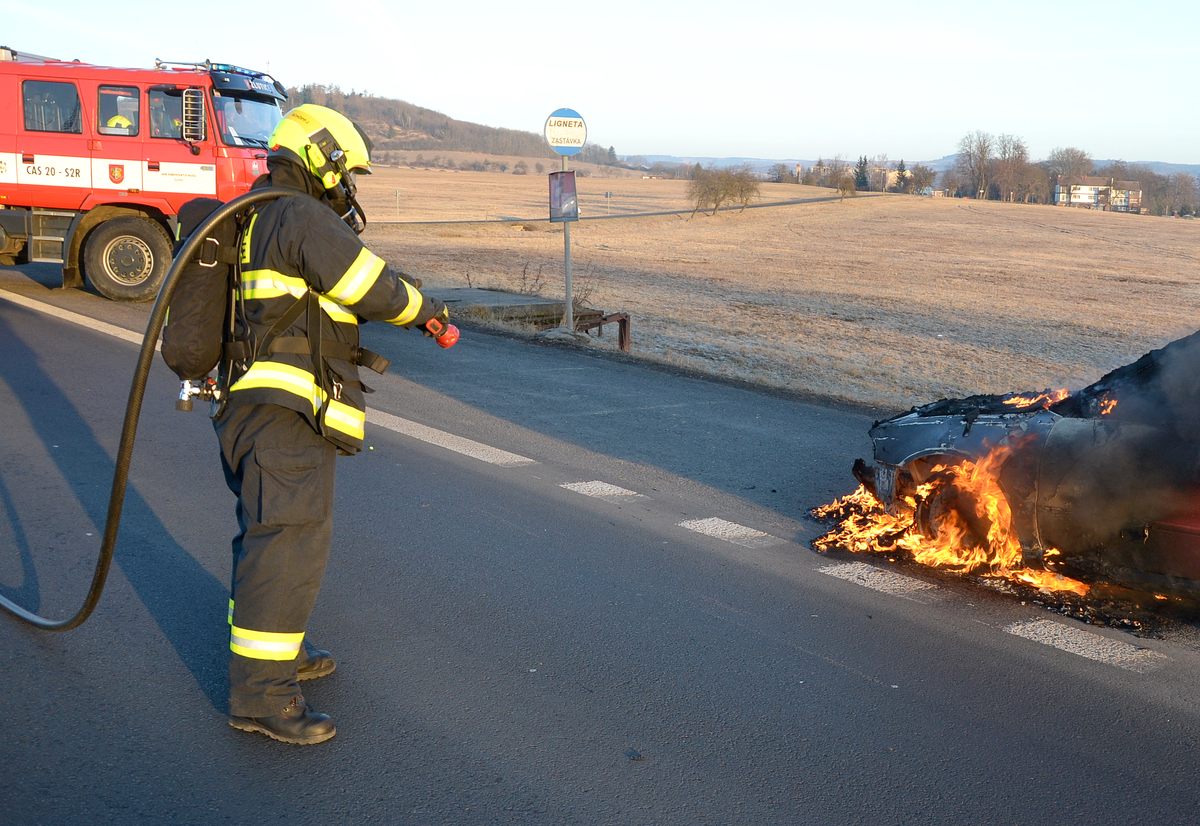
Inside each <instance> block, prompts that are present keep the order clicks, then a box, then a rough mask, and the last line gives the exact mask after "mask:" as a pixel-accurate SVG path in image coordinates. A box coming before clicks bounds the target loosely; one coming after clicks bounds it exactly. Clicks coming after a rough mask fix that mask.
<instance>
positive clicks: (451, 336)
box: [0, 188, 458, 631]
mask: <svg viewBox="0 0 1200 826" xmlns="http://www.w3.org/2000/svg"><path fill="white" fill-rule="evenodd" d="M296 194H298V193H296V192H292V191H290V190H285V189H275V188H267V189H256V190H252V191H250V192H247V193H246V194H245V195H240V196H238V197H237V198H234V199H233V200H232V201H229V202H227V203H225V204H222V205H221V206H219V207H217V209H215V210H214V211H213V213H212V214H211V215H209V216H208V218H206V219H205V220H204V221H202V222H201V223H200V224H199V225H198V226H197V227H196V229H195V230H194V231H193V232H192V234H191V235H189V236H188V239H187V240H186V241H184V243H183V246H182V247H180V249H179V252H178V253H177V254H176V255H175V259H174V261H172V262H171V266H170V268H169V269H168V270H167V274H166V277H165V278H164V280H163V285H162V288H161V289H160V290H159V293H158V298H157V299H156V300H155V302H154V308H153V309H152V310H151V311H150V319H149V320H148V321H147V322H146V334H145V336H143V338H142V349H141V351H140V352H139V353H138V360H137V366H136V367H135V368H134V371H133V382H132V384H131V385H130V388H129V401H128V402H127V403H126V405H125V418H124V421H123V422H122V425H121V441H120V444H119V446H118V447H117V459H116V464H115V466H114V468H113V479H112V488H111V492H110V494H109V498H108V513H107V516H106V517H105V522H104V537H103V539H102V540H101V543H100V553H99V555H98V556H97V558H96V567H95V570H94V571H93V573H92V584H91V586H90V587H89V589H88V593H87V596H86V597H85V598H84V601H83V605H81V606H80V607H79V610H78V611H76V612H75V613H74V614H73V615H72V616H70V617H68V618H66V619H61V620H52V619H48V618H46V617H43V616H41V615H39V614H35V613H34V612H33V611H30V610H29V609H27V608H25V607H23V606H21V605H18V604H17V603H15V602H13V601H12V600H10V599H8V598H7V597H5V596H3V595H0V608H3V609H4V610H6V611H8V612H9V613H10V614H12V615H13V616H15V617H17V618H18V619H20V620H22V621H24V622H26V623H28V624H29V625H32V626H34V627H35V628H40V629H41V630H43V631H70V630H71V629H72V628H77V627H79V626H80V625H82V624H83V622H84V620H86V619H87V618H88V617H89V616H91V614H92V611H93V610H95V608H96V604H97V603H98V602H99V601H100V595H101V593H102V592H103V591H104V583H105V580H106V579H107V578H108V569H109V567H110V566H111V565H112V558H113V551H114V550H115V548H116V544H117V531H118V529H119V528H120V525H121V510H122V508H123V507H124V505H125V488H126V486H127V484H128V481H129V465H130V463H131V461H132V459H133V445H134V440H135V438H136V437H137V427H138V420H139V419H140V418H141V413H142V400H143V399H144V398H145V395H146V382H147V380H148V378H149V375H150V366H151V364H152V362H153V361H154V348H155V345H156V344H157V342H158V337H159V335H160V334H161V333H162V328H163V324H164V323H166V318H167V308H168V307H169V306H170V303H171V296H172V294H173V293H174V292H175V287H176V281H177V278H178V274H179V271H180V270H181V269H182V268H183V266H184V264H185V263H186V262H188V261H190V260H191V259H192V258H194V257H195V255H196V253H197V252H198V250H199V248H200V245H201V244H202V243H203V241H204V238H205V236H206V235H207V234H208V231H209V230H210V229H211V228H212V227H213V226H214V225H215V224H216V223H217V222H218V221H222V220H224V219H226V218H228V217H229V216H231V215H233V214H235V213H237V212H239V211H241V210H243V209H245V208H246V207H248V206H250V205H251V204H257V203H261V202H265V201H271V200H274V199H275V198H282V197H288V196H292V195H296ZM437 327H438V329H430V330H429V332H430V334H431V335H433V336H434V338H435V339H436V340H437V342H438V344H439V345H440V346H442V347H451V346H453V344H454V342H455V341H457V340H458V330H457V328H456V327H454V325H452V324H441V323H439V325H437Z"/></svg>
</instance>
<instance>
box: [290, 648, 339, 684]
mask: <svg viewBox="0 0 1200 826" xmlns="http://www.w3.org/2000/svg"><path fill="white" fill-rule="evenodd" d="M300 655H301V656H302V657H304V659H303V660H302V661H301V662H300V663H299V665H297V666H296V680H297V681H298V682H304V681H305V680H315V679H317V678H318V677H327V676H329V675H330V674H332V673H333V670H334V669H335V668H337V663H336V662H335V661H334V659H333V655H332V654H330V653H329V652H328V651H325V650H324V649H321V648H311V647H309V645H308V642H307V641H305V643H304V648H303V649H302V650H301V652H300Z"/></svg>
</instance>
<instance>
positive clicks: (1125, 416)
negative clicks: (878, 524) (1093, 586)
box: [854, 332, 1200, 598]
mask: <svg viewBox="0 0 1200 826" xmlns="http://www.w3.org/2000/svg"><path fill="white" fill-rule="evenodd" d="M870 436H871V441H872V445H873V450H874V464H873V465H870V464H867V463H866V462H863V461H862V460H861V459H860V460H859V461H858V462H856V463H855V468H854V474H855V476H856V477H858V479H859V481H860V482H862V483H863V485H864V486H865V487H866V488H867V489H868V490H869V491H870V492H871V493H872V494H873V495H874V496H875V498H876V499H878V500H879V501H880V502H881V503H882V504H883V505H884V506H885V507H886V508H888V509H889V510H891V511H893V512H894V510H895V509H896V508H897V507H904V506H908V505H914V504H915V521H916V524H917V527H918V528H919V530H920V531H921V532H922V533H924V534H925V535H926V536H934V535H936V534H937V532H938V530H939V523H940V522H941V521H942V520H943V518H944V517H945V516H946V515H947V514H948V513H949V512H950V511H954V512H955V514H956V515H957V516H958V518H960V519H962V520H965V521H966V522H967V523H968V524H969V525H970V526H971V530H972V532H973V533H975V534H976V535H978V536H984V535H986V532H987V525H986V524H979V517H978V516H977V515H976V512H975V509H974V508H973V507H972V503H971V502H970V501H969V495H965V496H964V494H963V492H962V491H959V490H956V489H955V487H954V484H953V483H952V482H947V483H946V484H941V483H940V479H939V468H944V467H946V466H947V465H954V464H959V463H961V462H963V461H964V460H970V461H979V460H981V459H983V458H984V457H985V456H988V455H989V454H992V453H993V451H995V450H998V449H999V450H1003V451H1005V456H1004V458H1003V464H1001V465H1000V466H999V471H998V474H997V482H998V484H999V487H1000V488H1001V490H1002V491H1003V493H1004V496H1005V498H1006V499H1007V502H1008V506H1009V509H1010V510H1011V512H1012V517H1011V518H1012V525H1011V530H1012V531H1014V532H1015V533H1016V536H1017V537H1018V539H1019V540H1020V544H1021V554H1022V557H1023V562H1024V564H1025V565H1026V566H1027V567H1035V568H1037V567H1045V568H1052V569H1053V570H1055V571H1058V572H1061V573H1065V574H1069V575H1070V576H1073V577H1077V578H1079V579H1083V580H1087V581H1092V582H1098V581H1104V582H1109V583H1114V584H1119V585H1124V586H1127V587H1132V588H1136V589H1139V590H1149V591H1154V592H1160V593H1173V594H1176V595H1181V596H1188V597H1191V598H1200V474H1198V473H1197V467H1198V462H1197V458H1198V456H1200V332H1198V333H1195V334H1193V335H1191V336H1188V337H1186V338H1183V339H1180V340H1178V341H1175V342H1172V343H1170V344H1168V345H1166V346H1165V347H1163V348H1161V349H1159V350H1154V351H1152V352H1150V353H1147V354H1146V355H1145V356H1143V357H1142V358H1140V359H1138V360H1137V361H1136V362H1134V363H1133V364H1129V365H1127V366H1125V367H1121V368H1119V369H1117V370H1114V371H1112V372H1111V373H1109V374H1107V375H1106V376H1104V377H1103V378H1101V379H1100V380H1099V381H1097V382H1096V383H1094V384H1092V385H1090V386H1088V387H1085V388H1083V389H1082V390H1079V391H1077V392H1075V393H1071V394H1069V395H1066V394H1064V395H1063V396H1062V397H1061V398H1057V397H1055V396H1049V395H1047V394H1014V393H1010V394H1006V395H980V396H971V397H969V398H965V399H942V400H941V401H938V402H934V403H932V404H927V405H924V406H922V407H916V408H913V409H912V410H911V411H910V412H908V413H904V414H901V415H898V416H894V417H892V418H890V419H886V420H883V421H880V422H877V423H876V424H875V425H874V426H873V427H872V428H871V431H870Z"/></svg>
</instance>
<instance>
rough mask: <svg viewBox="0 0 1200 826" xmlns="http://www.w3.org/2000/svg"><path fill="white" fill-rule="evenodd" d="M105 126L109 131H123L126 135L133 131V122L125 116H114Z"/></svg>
mask: <svg viewBox="0 0 1200 826" xmlns="http://www.w3.org/2000/svg"><path fill="white" fill-rule="evenodd" d="M104 125H105V126H106V127H107V128H109V129H123V130H125V132H126V133H129V132H132V131H133V121H131V120H130V119H129V118H127V117H125V116H124V115H113V116H112V117H111V118H109V119H108V120H107V121H106V122H105V124H104Z"/></svg>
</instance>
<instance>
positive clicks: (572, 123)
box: [545, 109, 587, 334]
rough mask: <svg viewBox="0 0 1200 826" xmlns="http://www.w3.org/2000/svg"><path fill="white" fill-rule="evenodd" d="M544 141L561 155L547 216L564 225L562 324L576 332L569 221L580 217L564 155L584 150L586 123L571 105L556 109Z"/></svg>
mask: <svg viewBox="0 0 1200 826" xmlns="http://www.w3.org/2000/svg"><path fill="white" fill-rule="evenodd" d="M545 136H546V143H547V144H549V145H550V148H551V149H553V150H554V151H555V152H556V153H558V154H559V155H561V156H562V171H561V172H551V173H550V220H551V221H555V222H557V221H561V222H562V225H563V270H564V271H565V273H566V290H565V292H566V300H565V301H564V302H563V303H564V306H565V310H564V312H563V321H562V326H563V328H564V329H565V330H566V331H567V332H568V333H572V334H574V332H575V306H574V305H575V294H574V291H573V290H572V288H571V222H572V221H578V220H579V200H578V197H577V195H576V192H575V173H574V172H568V171H567V157H568V156H570V155H578V154H579V153H580V152H582V151H583V144H584V142H585V141H586V140H587V124H585V123H584V122H583V116H582V115H580V114H579V113H578V112H576V111H575V110H574V109H555V110H554V111H553V112H551V113H550V117H548V118H546V128H545Z"/></svg>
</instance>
